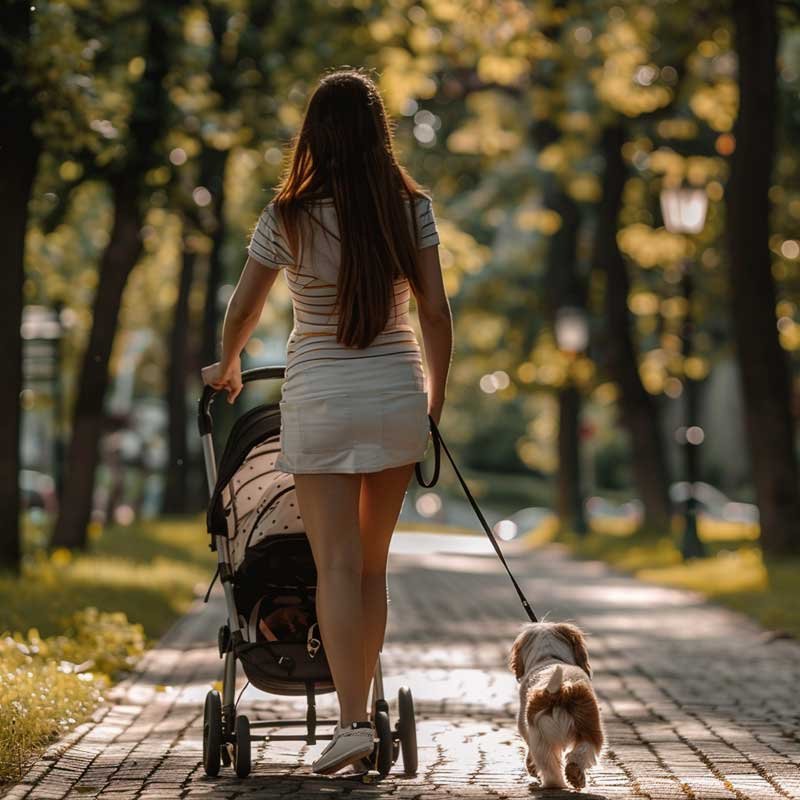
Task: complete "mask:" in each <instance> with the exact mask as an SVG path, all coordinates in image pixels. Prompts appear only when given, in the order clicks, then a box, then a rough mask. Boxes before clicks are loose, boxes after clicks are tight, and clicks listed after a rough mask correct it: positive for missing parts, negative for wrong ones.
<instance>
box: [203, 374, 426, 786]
mask: <svg viewBox="0 0 800 800" xmlns="http://www.w3.org/2000/svg"><path fill="white" fill-rule="evenodd" d="M285 372H286V368H285V367H284V366H266V367H257V368H254V369H249V370H245V371H244V372H243V373H242V383H243V384H247V383H251V382H253V381H256V380H276V379H283V378H284V377H285ZM216 394H217V390H216V389H214V388H213V387H211V386H208V385H206V386H205V387H204V389H203V393H202V396H201V397H200V400H199V402H198V414H197V423H198V430H199V434H200V444H201V447H202V453H203V462H204V465H205V473H206V482H207V484H208V492H209V497H211V495H212V494H213V492H214V489H215V487H216V484H217V459H216V454H215V451H214V439H213V419H212V415H211V404H212V402H213V400H214V397H215V395H216ZM213 539H214V546H213V547H212V549H214V548H215V549H216V551H217V569H218V575H219V579H220V583H221V584H222V589H223V593H224V595H225V606H226V610H227V615H228V619H227V623H226V624H225V625H223V626H221V627H220V629H219V635H218V645H219V653H220V658H222V659H223V660H224V664H223V680H222V696H221V697H220V694H219V692H217V691H216V690H212V691H210V692H209V693H208V694H207V695H206V700H205V709H204V719H203V765H204V768H205V772H206V774H207V775H210V776H216V775H218V774H219V769H220V765H221V764H223V765H224V766H226V767H227V766H231V765H232V766H233V767H234V769H235V770H236V774H237V775H238V776H239V777H241V778H244V777H246V776H247V775H248V774H249V773H250V770H251V742H253V741H277V740H291V741H302V742H305V743H306V744H309V745H313V744H316V743H317V742H318V741H319V740H326V739H332V738H333V734H332V733H326V734H320V733H317V730H316V728H317V725H335V724H336V723H337V722H338V720H337V719H318V718H317V713H316V692H315V690H314V685H313V683H309V682H306V699H307V710H306V716H305V719H271V720H254V721H252V722H250V721H249V720H248V718H247V717H246V716H244V715H241V714H237V711H236V699H235V693H236V669H237V666H236V662H237V656H236V646H237V645H240V644H242V643H243V642H244V634H243V632H242V629H241V626H240V623H239V614H238V611H237V608H236V601H235V597H234V580H235V576H234V571H233V569H232V566H231V565H232V560H231V554H230V546H229V541H228V538H227V537H226V536H221V535H216V536H214V537H213ZM328 691H330V690H328ZM371 707H372V717H373V721H374V722H375V729H376V736H377V739H376V741H375V749H374V750H373V753H372V757H371V761H372V764H373V767H374V768H375V769H377V771H378V773H379V774H380V775H381V777H383V776H385V775H386V774H388V772H389V771H390V769H391V767H392V765H393V764H394V763H395V762H396V760H397V757H398V754H399V752H400V751H401V749H402V756H403V767H404V771H405V773H406V774H407V775H413V774H415V773H416V771H417V739H416V724H415V719H414V705H413V699H412V697H411V691H410V690H409V689H408V687H406V686H401V687H400V689H399V691H398V710H399V719H398V721H397V723H396V724H395V728H394V729H392V728H391V725H390V721H389V704H388V702H387V701H386V698H385V696H384V690H383V672H382V668H381V654H380V653H379V654H378V658H377V661H376V665H375V672H374V673H373V676H372V682H371ZM300 726H304V727H305V733H294V734H274V733H262V734H253V733H251V730H252V729H264V728H276V727H277V728H290V727H300Z"/></svg>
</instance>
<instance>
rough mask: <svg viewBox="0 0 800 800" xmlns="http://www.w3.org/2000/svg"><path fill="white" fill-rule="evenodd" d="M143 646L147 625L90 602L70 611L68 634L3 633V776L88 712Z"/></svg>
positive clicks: (0, 688) (0, 761)
mask: <svg viewBox="0 0 800 800" xmlns="http://www.w3.org/2000/svg"><path fill="white" fill-rule="evenodd" d="M144 646H145V638H144V632H143V630H142V626H141V625H139V624H132V623H130V622H129V621H128V619H127V617H126V616H125V614H122V613H119V612H116V613H108V612H101V611H98V610H97V609H96V608H92V607H90V608H85V609H83V610H81V611H78V612H75V613H74V614H72V615H71V617H70V618H69V619H68V621H67V626H66V628H65V631H64V633H63V634H60V635H57V636H49V637H44V638H43V637H42V636H40V634H39V631H38V630H37V629H36V628H31V629H30V630H28V632H27V633H26V634H21V633H15V634H13V635H11V636H6V637H5V638H4V639H3V640H0V672H1V673H2V680H0V708H2V709H3V713H2V714H0V783H3V782H5V781H8V780H12V779H14V778H17V777H19V776H20V775H21V772H22V770H23V768H24V765H25V763H26V762H27V760H28V759H29V758H30V757H31V755H32V754H34V753H36V752H38V751H39V750H40V749H41V748H42V747H43V746H45V745H46V744H48V743H49V742H50V741H52V740H53V739H55V738H56V737H58V736H59V735H61V734H62V733H64V732H65V731H66V730H68V729H69V728H71V727H72V726H73V725H75V724H76V723H77V722H80V721H81V720H83V719H84V718H86V717H87V716H88V715H89V714H90V713H91V712H92V711H93V709H94V708H95V706H96V705H97V703H98V702H99V701H100V699H101V696H102V690H103V689H104V688H105V687H106V686H108V685H109V683H110V681H111V679H112V678H113V677H114V676H115V675H116V674H117V673H118V672H119V671H120V670H124V669H127V668H129V667H130V666H131V665H132V664H133V663H134V662H135V660H136V659H137V658H138V657H139V656H140V655H141V654H142V653H143V652H144Z"/></svg>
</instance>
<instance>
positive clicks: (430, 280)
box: [414, 245, 453, 425]
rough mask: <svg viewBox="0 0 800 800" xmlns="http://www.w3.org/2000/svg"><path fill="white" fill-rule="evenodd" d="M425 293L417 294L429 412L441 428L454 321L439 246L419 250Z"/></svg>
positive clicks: (421, 276) (422, 284) (423, 290)
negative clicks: (425, 366)
mask: <svg viewBox="0 0 800 800" xmlns="http://www.w3.org/2000/svg"><path fill="white" fill-rule="evenodd" d="M419 268H420V282H421V289H422V290H421V292H419V293H416V292H415V293H414V296H415V298H416V301H417V314H418V316H419V323H420V328H421V329H422V341H423V345H424V348H425V361H426V365H427V370H426V372H427V379H428V386H427V390H428V413H429V414H430V415H431V416H432V417H433V420H434V422H435V423H436V424H437V425H438V424H439V420H440V418H441V416H442V407H443V406H444V401H445V393H446V388H447V375H448V373H449V371H450V360H451V358H452V355H453V318H452V315H451V313H450V303H449V302H448V300H447V292H445V289H444V280H443V279H442V265H441V263H440V262H439V247H438V246H437V245H431V246H430V247H423V248H422V249H421V250H420V251H419Z"/></svg>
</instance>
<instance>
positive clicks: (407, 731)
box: [397, 686, 418, 775]
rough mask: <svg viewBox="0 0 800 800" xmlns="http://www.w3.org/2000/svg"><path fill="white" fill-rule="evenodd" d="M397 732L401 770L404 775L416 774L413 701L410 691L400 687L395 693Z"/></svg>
mask: <svg viewBox="0 0 800 800" xmlns="http://www.w3.org/2000/svg"><path fill="white" fill-rule="evenodd" d="M397 712H398V720H397V732H398V733H399V734H400V747H401V749H402V751H403V770H404V771H405V773H406V775H416V774H417V766H418V761H417V723H416V721H415V719H414V700H413V699H412V697H411V689H409V688H408V686H401V687H400V689H399V690H398V692H397Z"/></svg>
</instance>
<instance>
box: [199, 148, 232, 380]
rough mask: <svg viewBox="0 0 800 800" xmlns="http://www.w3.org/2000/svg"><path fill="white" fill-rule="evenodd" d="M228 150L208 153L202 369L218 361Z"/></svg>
mask: <svg viewBox="0 0 800 800" xmlns="http://www.w3.org/2000/svg"><path fill="white" fill-rule="evenodd" d="M228 154H229V151H228V150H212V149H210V148H209V149H208V158H209V160H210V163H209V169H208V174H209V181H208V183H209V185H208V186H206V188H207V189H208V190H209V191H210V192H211V197H212V200H211V205H210V206H209V208H210V210H211V213H212V215H213V218H214V220H215V223H216V225H215V227H214V230H213V231H211V232H210V235H211V240H212V242H211V252H210V254H209V258H208V275H207V278H206V302H205V309H204V312H203V344H202V349H201V356H202V359H203V364H202V365H203V366H206V365H208V364H213V363H214V362H215V361H217V360H218V358H219V353H218V345H219V337H218V335H217V334H218V328H219V322H220V316H221V315H220V313H219V290H220V287H221V286H222V277H223V263H222V243H223V241H224V239H225V215H224V208H225V193H224V187H225V166H226V164H227V161H228Z"/></svg>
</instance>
